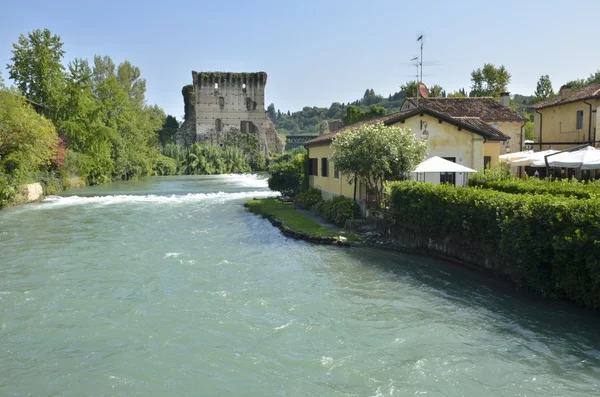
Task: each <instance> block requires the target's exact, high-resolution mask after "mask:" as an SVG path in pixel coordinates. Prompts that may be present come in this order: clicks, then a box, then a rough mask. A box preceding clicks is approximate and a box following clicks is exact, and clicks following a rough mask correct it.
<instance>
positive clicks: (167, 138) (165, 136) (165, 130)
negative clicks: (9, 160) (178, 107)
mask: <svg viewBox="0 0 600 397" xmlns="http://www.w3.org/2000/svg"><path fill="white" fill-rule="evenodd" d="M178 129H179V122H178V121H177V119H176V118H175V117H173V116H171V115H168V116H167V117H166V119H165V122H164V123H163V125H162V128H161V129H160V130H159V131H158V142H159V143H160V145H161V146H163V147H164V146H166V145H167V144H169V143H175V136H176V135H177V130H178Z"/></svg>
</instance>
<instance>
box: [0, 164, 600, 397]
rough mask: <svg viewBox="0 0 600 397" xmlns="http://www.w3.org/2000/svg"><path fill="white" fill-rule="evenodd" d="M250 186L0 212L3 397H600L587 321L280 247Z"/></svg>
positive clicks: (385, 258) (182, 185)
mask: <svg viewBox="0 0 600 397" xmlns="http://www.w3.org/2000/svg"><path fill="white" fill-rule="evenodd" d="M269 194H271V193H270V192H269V191H268V189H267V187H266V182H265V180H264V179H263V178H261V177H260V176H252V175H241V176H240V175H228V176H207V177H165V178H150V179H147V180H142V181H138V182H127V183H115V184H112V185H106V186H101V187H93V188H86V189H81V190H74V191H71V192H69V193H68V194H67V195H64V196H62V197H51V198H49V199H46V200H45V201H44V202H42V203H37V204H30V205H26V206H22V207H16V208H10V209H7V210H3V211H0V395H1V396H84V395H89V396H113V395H114V396H186V395H189V396H199V395H206V396H408V395H425V396H583V395H599V394H600V327H599V325H600V321H598V320H597V318H598V315H597V314H594V313H591V312H586V311H584V310H579V309H576V308H573V307H571V306H567V305H558V304H552V303H548V302H544V301H540V300H537V299H534V298H531V297H529V296H523V295H522V294H518V293H516V292H514V291H512V290H511V289H507V288H504V287H503V286H499V285H496V284H495V283H493V282H491V281H490V280H488V279H487V278H484V277H482V276H479V275H477V274H473V273H472V272H470V271H467V270H465V269H462V268H460V267H456V266H454V265H450V264H447V263H443V262H440V261H436V260H432V259H427V258H424V257H418V256H409V255H403V254H398V253H390V252H384V251H378V250H374V249H367V248H351V249H348V248H340V247H327V246H315V245H310V244H307V243H305V242H300V241H294V240H290V239H288V238H286V237H284V236H282V235H281V234H280V232H279V231H278V230H277V229H275V228H273V227H272V226H271V225H270V223H268V222H267V221H265V220H263V219H261V218H259V217H257V216H255V215H253V214H250V213H248V212H246V211H245V210H244V208H243V207H242V203H243V202H244V200H247V199H248V198H252V197H265V196H268V195H269Z"/></svg>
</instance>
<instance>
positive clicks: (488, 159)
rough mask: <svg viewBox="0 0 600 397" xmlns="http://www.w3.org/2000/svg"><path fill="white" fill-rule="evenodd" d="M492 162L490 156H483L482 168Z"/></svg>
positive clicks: (486, 167)
mask: <svg viewBox="0 0 600 397" xmlns="http://www.w3.org/2000/svg"><path fill="white" fill-rule="evenodd" d="M491 163H492V156H483V169H484V170H487V169H488V166H489V165H490V164H491Z"/></svg>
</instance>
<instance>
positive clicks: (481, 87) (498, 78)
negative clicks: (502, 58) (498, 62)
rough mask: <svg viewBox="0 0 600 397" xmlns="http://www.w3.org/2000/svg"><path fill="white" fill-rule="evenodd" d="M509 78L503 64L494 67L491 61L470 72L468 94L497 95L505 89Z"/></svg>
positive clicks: (477, 95)
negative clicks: (469, 90)
mask: <svg viewBox="0 0 600 397" xmlns="http://www.w3.org/2000/svg"><path fill="white" fill-rule="evenodd" d="M510 78H511V76H510V73H508V71H507V70H506V68H505V67H504V66H500V67H495V66H494V65H493V64H491V63H486V64H484V65H483V68H480V69H476V70H474V71H473V72H471V93H470V96H472V97H488V96H491V97H499V96H500V94H502V93H503V92H505V91H506V88H507V87H508V84H509V83H510Z"/></svg>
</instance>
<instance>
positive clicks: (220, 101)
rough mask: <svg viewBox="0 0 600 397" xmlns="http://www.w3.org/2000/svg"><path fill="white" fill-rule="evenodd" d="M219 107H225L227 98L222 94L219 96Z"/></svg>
mask: <svg viewBox="0 0 600 397" xmlns="http://www.w3.org/2000/svg"><path fill="white" fill-rule="evenodd" d="M219 107H220V108H221V109H223V108H224V107H225V98H224V97H222V96H220V97H219Z"/></svg>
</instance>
